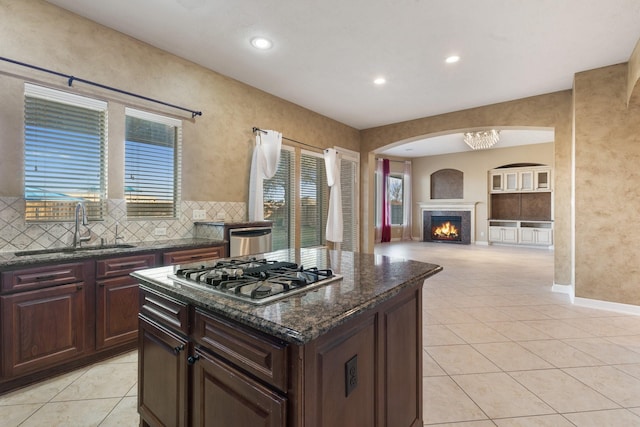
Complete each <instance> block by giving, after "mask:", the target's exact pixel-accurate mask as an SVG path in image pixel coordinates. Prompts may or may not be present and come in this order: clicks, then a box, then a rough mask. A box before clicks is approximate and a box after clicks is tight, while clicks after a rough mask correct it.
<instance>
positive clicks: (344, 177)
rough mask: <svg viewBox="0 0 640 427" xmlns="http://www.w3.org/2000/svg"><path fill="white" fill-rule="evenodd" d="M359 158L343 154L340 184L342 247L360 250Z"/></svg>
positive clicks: (348, 249) (347, 249)
mask: <svg viewBox="0 0 640 427" xmlns="http://www.w3.org/2000/svg"><path fill="white" fill-rule="evenodd" d="M358 175H359V160H358V159H356V158H351V157H348V156H344V155H342V158H341V161H340V185H341V189H342V220H343V229H344V231H343V241H342V249H344V250H346V251H358V248H359V245H358V243H359V242H358V236H359V234H358V213H359V212H360V209H359V203H358V202H359V200H358V197H359V186H358V182H359V177H358Z"/></svg>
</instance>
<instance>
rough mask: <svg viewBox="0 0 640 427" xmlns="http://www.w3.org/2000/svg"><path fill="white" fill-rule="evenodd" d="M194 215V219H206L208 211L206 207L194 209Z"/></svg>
mask: <svg viewBox="0 0 640 427" xmlns="http://www.w3.org/2000/svg"><path fill="white" fill-rule="evenodd" d="M192 215H193V219H205V218H206V217H207V211H205V210H204V209H194V210H193V214H192Z"/></svg>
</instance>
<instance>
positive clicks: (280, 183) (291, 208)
mask: <svg viewBox="0 0 640 427" xmlns="http://www.w3.org/2000/svg"><path fill="white" fill-rule="evenodd" d="M294 160H295V159H294V151H293V150H291V149H287V148H284V147H283V148H282V150H281V152H280V163H278V170H277V171H276V174H275V175H274V176H273V177H271V178H269V179H265V180H264V181H263V193H264V196H263V198H264V219H266V220H268V221H273V229H272V234H271V236H272V242H273V250H278V249H286V248H292V247H294V241H293V239H294V236H295V233H294V230H295V219H294V218H295V203H294V201H295V198H294V197H295V194H294V192H295V191H294V189H295V184H294V183H295V169H294V168H295V161H294Z"/></svg>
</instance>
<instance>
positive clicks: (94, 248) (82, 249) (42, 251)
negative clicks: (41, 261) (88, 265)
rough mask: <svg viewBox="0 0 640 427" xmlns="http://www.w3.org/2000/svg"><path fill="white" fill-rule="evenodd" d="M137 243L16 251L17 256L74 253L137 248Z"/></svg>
mask: <svg viewBox="0 0 640 427" xmlns="http://www.w3.org/2000/svg"><path fill="white" fill-rule="evenodd" d="M135 247H136V246H135V245H130V244H128V243H118V244H113V245H96V246H80V247H78V248H52V249H36V250H32V251H19V252H15V253H14V255H15V256H33V255H46V254H72V253H78V252H87V251H99V250H103V249H125V248H135Z"/></svg>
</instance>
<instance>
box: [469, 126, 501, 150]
mask: <svg viewBox="0 0 640 427" xmlns="http://www.w3.org/2000/svg"><path fill="white" fill-rule="evenodd" d="M499 139H500V131H499V130H495V129H491V130H481V131H478V132H465V133H464V142H465V143H466V144H467V145H468V146H469V147H471V148H472V149H473V150H484V149H486V148H491V147H493V146H494V145H496V143H497V142H498V140H499Z"/></svg>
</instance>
